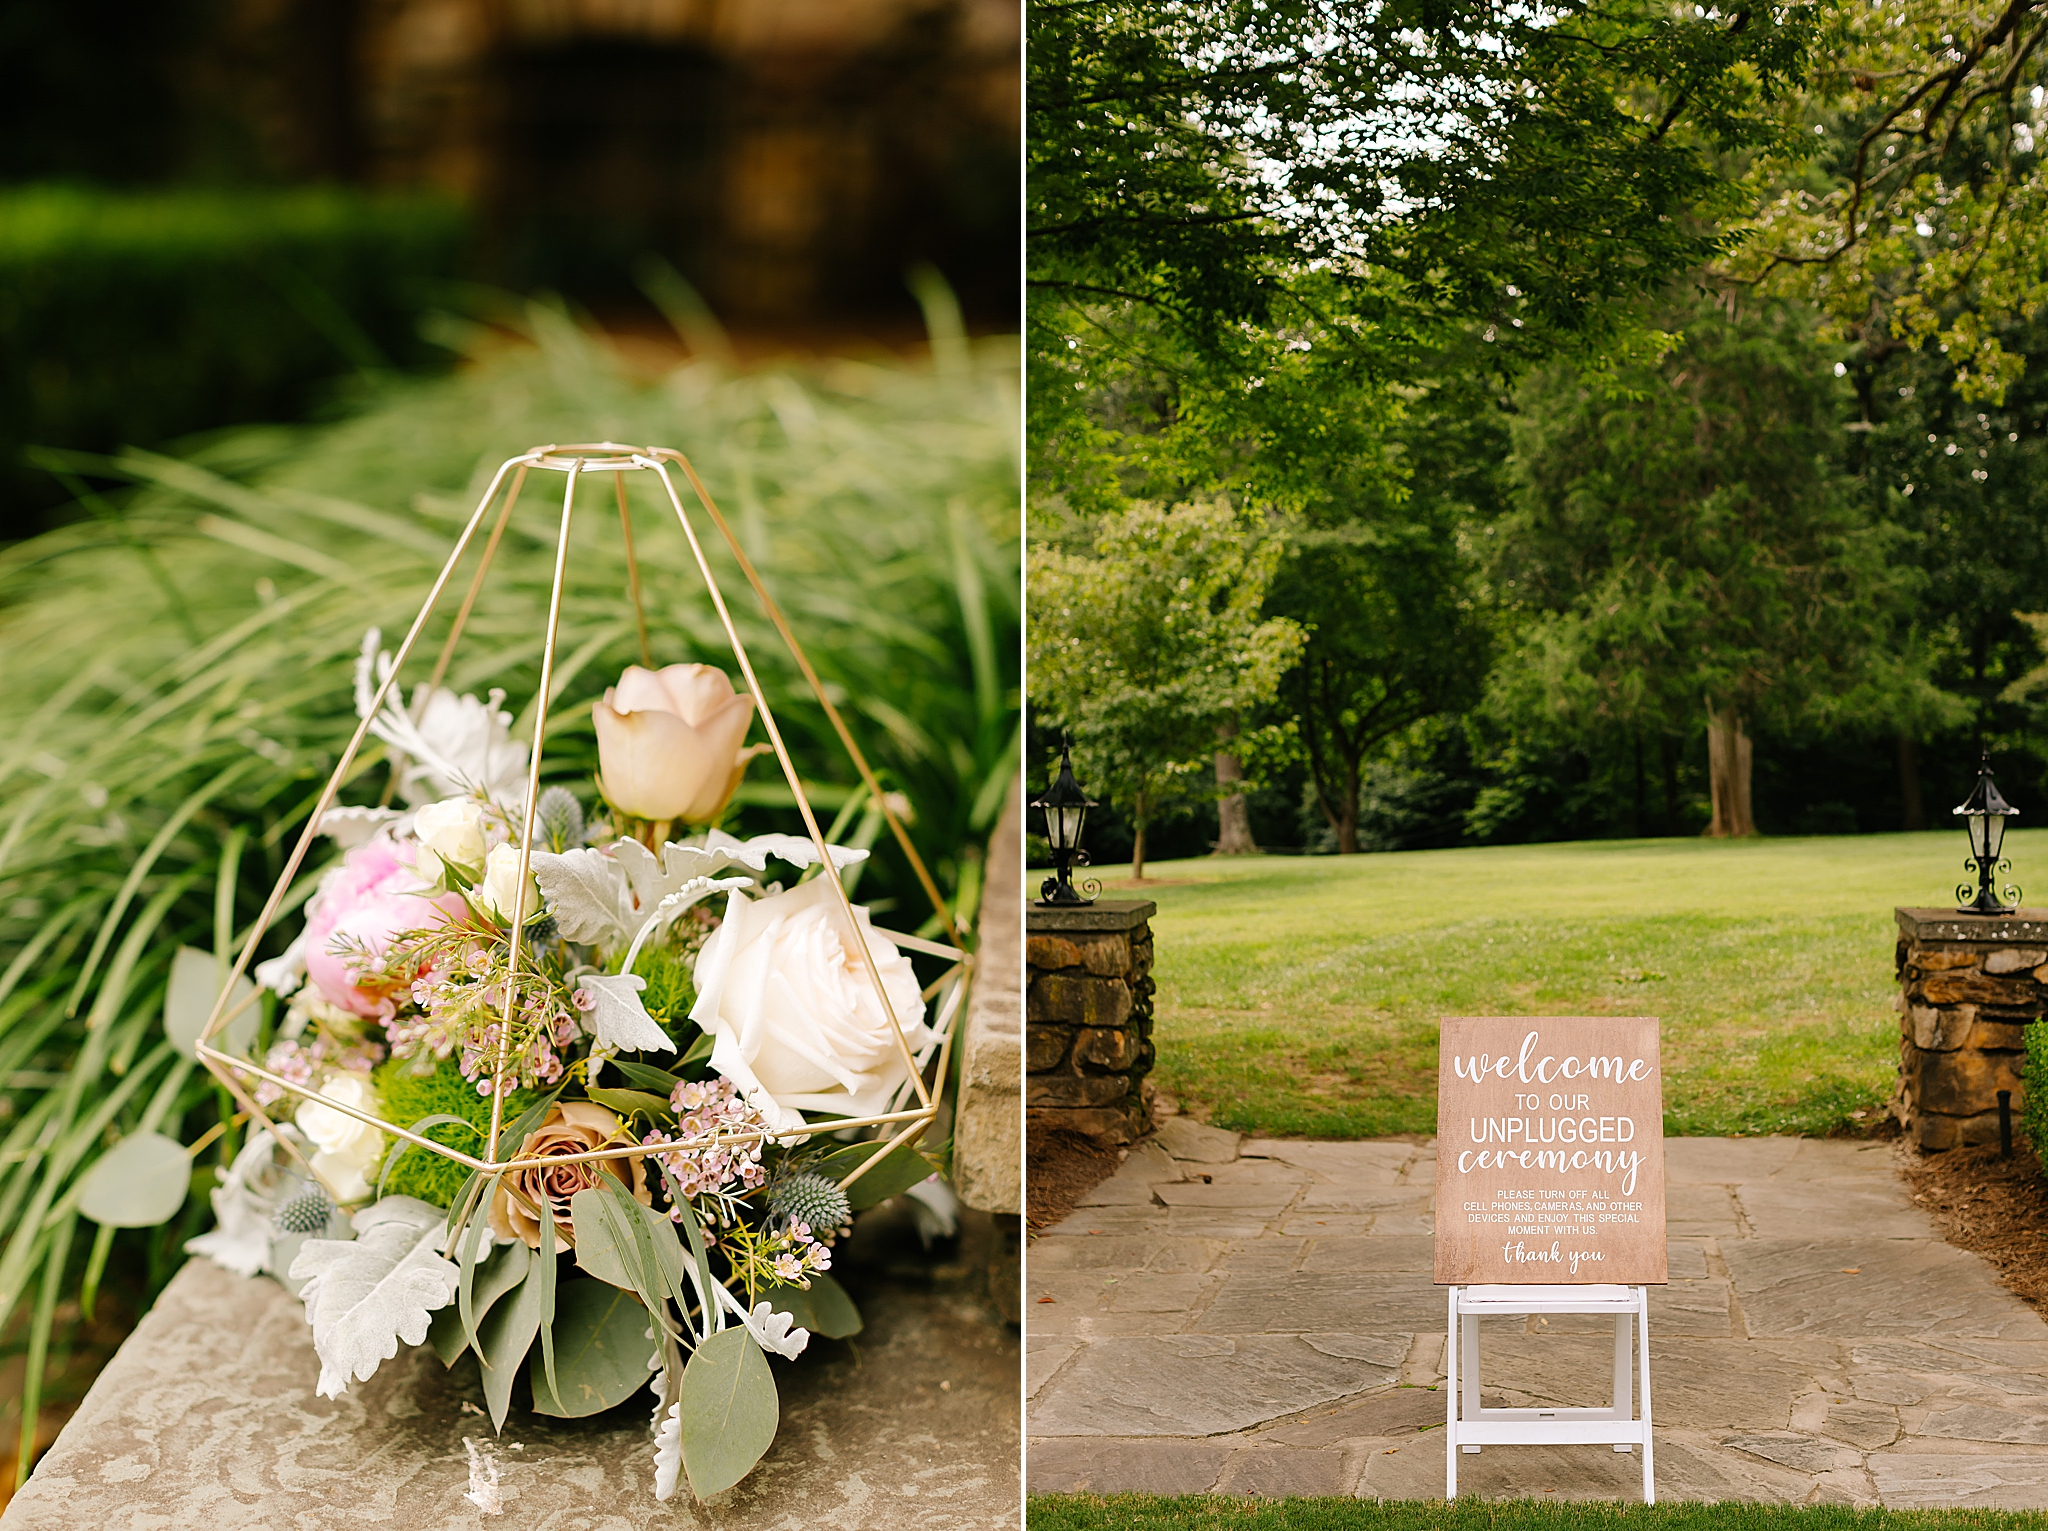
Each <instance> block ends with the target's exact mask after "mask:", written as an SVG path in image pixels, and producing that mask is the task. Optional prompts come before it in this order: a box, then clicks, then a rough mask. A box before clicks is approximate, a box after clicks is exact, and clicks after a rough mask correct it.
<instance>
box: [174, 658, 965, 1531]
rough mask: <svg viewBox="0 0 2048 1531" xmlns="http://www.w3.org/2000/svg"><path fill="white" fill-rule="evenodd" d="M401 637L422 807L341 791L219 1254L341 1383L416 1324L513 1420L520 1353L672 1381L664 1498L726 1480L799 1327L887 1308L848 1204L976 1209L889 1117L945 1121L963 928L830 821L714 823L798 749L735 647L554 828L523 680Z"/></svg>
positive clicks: (398, 724) (757, 1435)
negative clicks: (482, 689) (926, 967)
mask: <svg viewBox="0 0 2048 1531" xmlns="http://www.w3.org/2000/svg"><path fill="white" fill-rule="evenodd" d="M391 664H392V661H391V660H390V658H389V656H387V655H385V654H384V653H383V652H382V651H381V649H380V648H379V635H378V634H377V632H376V631H374V630H373V631H372V632H371V633H370V634H369V635H368V636H367V638H366V640H365V642H364V646H363V651H362V656H361V659H360V661H359V662H358V665H357V670H356V680H355V691H356V700H357V710H358V712H359V714H360V715H361V716H362V717H363V718H365V719H367V727H368V730H369V732H370V733H372V734H374V735H375V736H376V737H377V738H378V739H380V740H381V741H382V742H383V743H384V745H385V746H386V748H387V750H388V751H389V752H390V755H391V757H392V760H393V764H394V777H393V781H394V793H393V796H394V797H395V798H396V799H398V800H400V801H402V802H403V803H404V804H405V805H406V806H403V807H396V806H384V807H346V808H331V809H329V810H328V811H327V813H326V814H325V815H324V817H323V818H322V820H321V824H320V832H321V833H322V834H324V835H326V836H328V837H330V838H331V839H333V840H334V841H335V842H336V843H337V844H338V845H339V847H340V848H341V851H342V854H341V858H340V860H339V862H338V863H337V864H336V865H334V866H333V867H332V869H331V870H329V871H328V872H326V873H325V874H324V875H323V876H322V877H321V879H320V881H319V883H318V887H317V891H316V892H315V893H314V894H313V895H312V897H311V898H310V899H309V900H308V902H307V904H306V907H305V918H304V924H303V928H302V929H301V931H300V933H299V935H298V937H297V939H296V940H295V941H293V943H292V944H291V946H290V948H289V949H288V950H287V951H285V952H284V953H283V954H282V955H281V956H278V957H276V958H274V959H273V960H271V961H269V962H266V963H263V964H261V965H260V966H258V967H257V969H256V970H255V975H254V976H255V978H256V981H257V983H258V985H259V986H260V988H261V989H263V990H267V991H268V992H269V993H270V994H272V995H274V996H276V999H275V1000H274V1001H273V1002H272V1005H271V1007H270V1011H271V1012H274V1013H275V1015H276V1024H275V1026H274V1028H273V1029H272V1030H271V1033H270V1035H269V1036H268V1037H267V1038H266V1039H265V1040H264V1041H263V1042H261V1043H259V1044H258V1045H259V1046H260V1047H261V1048H262V1058H261V1062H260V1065H259V1064H257V1063H256V1061H255V1060H254V1059H253V1058H252V1059H251V1060H249V1062H248V1063H245V1064H241V1065H237V1066H236V1069H237V1073H238V1077H239V1079H240V1081H241V1086H242V1087H243V1088H244V1089H246V1090H247V1091H248V1095H247V1098H248V1099H249V1101H250V1102H251V1103H252V1104H253V1105H255V1106H256V1107H259V1108H261V1109H262V1110H263V1111H265V1112H266V1113H272V1114H274V1115H275V1116H276V1118H277V1120H276V1122H275V1125H274V1128H273V1130H272V1132H269V1133H262V1132H258V1133H252V1134H251V1140H250V1142H249V1143H248V1145H247V1146H246V1147H245V1148H244V1149H243V1150H242V1151H241V1152H240V1154H239V1155H238V1156H237V1157H236V1159H235V1162H234V1164H233V1165H232V1167H231V1168H230V1169H229V1170H228V1171H226V1172H224V1177H223V1183H222V1184H221V1185H220V1186H219V1188H218V1189H216V1190H215V1191H214V1192H213V1198H212V1199H213V1205H214V1209H215V1212H216V1216H217V1220H218V1226H217V1227H216V1228H215V1229H214V1230H213V1231H211V1232H209V1233H207V1234H204V1235H202V1236H201V1237H199V1238H197V1239H195V1240H193V1241H192V1243H191V1246H190V1247H191V1248H192V1249H193V1251H194V1252H196V1253H200V1254H204V1255H207V1256H210V1257H211V1258H213V1259H214V1260H216V1261H218V1262H219V1263H220V1264H222V1265H224V1266H227V1267H228V1268H230V1269H233V1270H236V1271H239V1272H241V1273H243V1274H245V1275H253V1274H256V1273H257V1272H259V1271H268V1272H270V1273H271V1274H273V1275H276V1276H277V1277H279V1278H280V1279H281V1280H284V1281H285V1282H286V1284H287V1285H289V1286H292V1287H293V1288H294V1289H295V1290H296V1291H297V1292H298V1294H299V1295H300V1296H301V1297H302V1298H303V1300H304V1302H305V1307H306V1318H307V1322H308V1323H309V1324H310V1326H311V1328H312V1338H313V1345H314V1349H315V1351H316V1352H317V1354H318V1357H319V1362H320V1375H319V1381H318V1390H319V1392H320V1393H321V1394H322V1395H323V1396H333V1395H336V1394H338V1393H340V1392H342V1391H343V1390H345V1389H346V1388H347V1387H348V1386H349V1384H350V1382H351V1381H352V1380H360V1379H365V1378H368V1377H369V1376H371V1375H372V1374H373V1373H374V1372H375V1371H376V1369H377V1367H378V1366H379V1365H380V1364H381V1363H382V1362H384V1361H387V1360H390V1359H392V1358H393V1357H394V1356H396V1355H397V1353H398V1347H399V1345H401V1344H404V1345H411V1346H418V1345H423V1344H424V1345H431V1346H432V1347H433V1348H434V1350H435V1352H436V1353H437V1354H438V1355H439V1357H440V1359H441V1360H442V1361H443V1362H445V1363H447V1364H449V1365H453V1364H454V1363H455V1361H456V1360H457V1359H459V1358H460V1357H461V1356H462V1355H464V1354H465V1353H468V1352H472V1351H473V1352H474V1353H475V1354H476V1355H477V1356H478V1357H479V1359H480V1361H481V1362H482V1377H483V1387H484V1394H485V1398H486V1401H487V1404H488V1409H489V1413H490V1416H491V1419H492V1422H493V1424H494V1426H496V1427H498V1428H502V1427H503V1425H504V1421H505V1419H506V1416H507V1414H508V1411H509V1409H510V1407H511V1403H512V1396H513V1391H514V1384H515V1380H516V1379H518V1378H519V1377H520V1376H522V1375H524V1376H526V1377H527V1378H528V1380H529V1385H530V1388H531V1392H532V1400H533V1407H534V1408H535V1409H536V1410H538V1411H539V1412H541V1413H544V1414H549V1415H555V1416H561V1417H580V1416H585V1415H590V1414H594V1413H597V1412H599V1411H601V1410H604V1409H608V1408H611V1407H614V1406H616V1405H618V1404H621V1403H623V1402H625V1401H627V1400H628V1399H630V1398H631V1397H632V1396H633V1395H634V1394H636V1393H638V1392H639V1391H640V1390H642V1389H645V1388H649V1387H650V1386H651V1389H652V1392H653V1395H654V1407H653V1422H654V1440H653V1458H654V1462H653V1466H654V1487H655V1493H656V1495H657V1497H658V1498H661V1499H664V1500H666V1499H668V1498H670V1497H671V1496H672V1495H673V1494H674V1493H675V1492H676V1489H677V1486H678V1484H679V1483H681V1482H684V1481H687V1483H688V1484H689V1486H690V1488H691V1489H692V1491H693V1492H694V1493H695V1494H697V1495H698V1496H699V1497H700V1498H701V1497H704V1496H707V1495H710V1494H712V1493H716V1492H718V1491H720V1490H722V1489H724V1488H727V1487H729V1486H731V1485H732V1484H734V1483H736V1482H738V1481H739V1479H740V1478H742V1477H744V1476H745V1475H746V1473H747V1472H748V1471H750V1470H751V1469H752V1467H753V1466H754V1464H755V1463H756V1462H757V1461H758V1460H759V1459H760V1457H761V1456H762V1454H763V1453H764V1452H765V1451H766V1450H767V1449H768V1447H769V1445H770V1444H771V1443H772V1441H773V1439H774V1434H775V1428H776V1421H777V1412H778V1404H777V1398H776V1390H775V1384H774V1379H773V1374H772V1372H771V1370H770V1367H769V1365H768V1362H767V1359H766V1357H767V1355H768V1354H769V1353H773V1354H776V1355H778V1356H783V1357H791V1358H793V1357H795V1356H797V1355H798V1354H800V1353H801V1352H802V1351H803V1349H804V1347H805V1345H806V1344H807V1343H808V1341H809V1339H810V1337H811V1335H812V1334H822V1335H826V1336H831V1337H840V1336H845V1335H848V1334H851V1333H854V1332H855V1331H857V1330H858V1328H859V1327H860V1316H859V1314H858V1312H857V1310H856V1309H855V1307H854V1304H853V1303H852V1301H851V1300H850V1299H849V1298H848V1296H847V1294H846V1292H845V1291H844V1290H843V1289H842V1288H841V1287H840V1286H838V1284H837V1283H836V1282H835V1281H834V1280H833V1278H832V1276H831V1274H830V1271H831V1267H832V1250H833V1244H834V1241H835V1239H837V1238H838V1237H839V1236H840V1235H841V1234H843V1233H844V1232H845V1231H846V1230H847V1229H848V1228H849V1227H850V1225H851V1222H852V1218H853V1214H854V1213H855V1212H856V1211H858V1210H860V1209H861V1208H862V1207H864V1206H867V1205H871V1204H873V1203H874V1202H876V1201H878V1200H880V1199H882V1198H883V1197H885V1196H889V1195H895V1194H901V1193H905V1192H908V1193H910V1194H912V1195H914V1196H917V1197H919V1198H921V1199H923V1200H924V1201H925V1202H926V1204H927V1207H926V1210H927V1211H928V1213H929V1215H930V1216H932V1217H935V1218H937V1219H938V1220H940V1221H941V1222H942V1223H943V1222H944V1221H945V1220H947V1219H949V1218H950V1216H951V1210H952V1209H951V1206H950V1198H949V1196H948V1193H947V1192H946V1191H945V1189H944V1187H943V1185H942V1184H941V1183H939V1182H938V1181H937V1180H936V1179H935V1178H933V1176H934V1171H935V1169H936V1166H935V1165H934V1164H933V1163H932V1161H931V1160H929V1159H927V1158H926V1157H924V1156H923V1155H922V1154H921V1153H919V1152H918V1151H917V1150H916V1148H915V1147H914V1146H913V1143H912V1142H909V1141H901V1142H895V1143H894V1144H893V1146H892V1139H891V1137H890V1134H892V1133H898V1132H900V1131H901V1130H902V1129H903V1128H904V1127H905V1126H906V1123H914V1122H916V1121H919V1120H920V1119H928V1117H929V1109H928V1104H926V1097H925V1095H924V1091H925V1087H924V1085H923V1084H922V1083H921V1073H922V1071H923V1070H924V1069H925V1067H926V1066H927V1064H928V1063H929V1062H930V1061H931V1059H932V1058H933V1055H934V1053H935V1052H937V1051H938V1050H939V1048H940V1045H941V1041H942V1036H941V1033H942V1032H943V1031H944V1030H945V1029H946V1027H947V1025H948V1024H949V1023H950V1019H951V1016H952V1014H953V1011H954V1008H955V1006H956V1005H957V1000H958V994H957V993H953V994H951V995H950V996H949V1000H948V1001H947V1002H942V1004H941V1010H940V1016H939V1020H938V1022H937V1024H936V1025H933V1024H928V1023H927V1019H926V1001H927V998H928V997H929V996H928V992H927V991H926V990H925V989H924V987H923V986H922V984H921V982H920V980H919V978H918V975H917V974H916V973H915V972H914V971H913V969H912V966H911V963H910V961H909V959H908V958H907V957H906V956H905V955H904V948H905V947H908V948H911V949H920V948H922V949H928V950H933V951H936V950H938V949H937V948H929V947H927V945H926V943H922V942H918V941H915V940H914V939H912V938H907V937H897V938H894V939H891V938H890V937H889V936H887V935H885V934H884V933H882V932H880V931H877V930H876V929H875V928H874V926H873V925H872V924H871V922H870V920H869V916H868V912H867V911H866V910H865V909H861V908H859V907H857V906H852V905H850V904H848V903H846V902H845V900H844V897H843V895H842V894H841V893H840V891H839V884H838V883H837V881H836V877H835V876H827V875H823V867H822V865H821V862H822V858H821V857H820V855H819V844H818V842H816V841H814V840H812V839H810V838H806V837H799V836H793V835H780V834H775V835H761V836H756V837H754V838H751V839H745V840H742V839H738V838H736V837H734V836H732V835H729V834H725V833H722V832H721V831H720V830H719V829H718V828H717V827H716V825H717V822H718V820H719V819H720V817H721V815H722V814H723V812H724V810H725V809H726V806H727V804H728V803H729V802H730V800H731V799H732V797H733V794H734V792H735V791H736V790H737V788H738V786H739V783H740V781H741V778H742V775H743V773H744V772H745V770H746V766H747V762H748V759H749V758H750V757H751V756H752V755H753V754H755V753H757V751H758V750H759V749H762V748H765V746H756V747H753V748H749V747H748V746H747V745H746V742H745V741H746V736H747V733H748V731H749V728H750V726H751V724H752V722H753V717H754V698H753V697H752V696H751V695H747V694H744V693H737V692H735V690H734V687H733V684H732V682H731V680H730V678H729V677H728V676H727V675H725V674H724V673H723V672H722V671H720V670H718V669H716V668H714V667H711V666H706V665H694V664H692V665H670V666H668V667H667V668H666V669H662V670H649V669H643V668H641V667H639V666H634V667H632V668H629V669H628V670H626V672H625V673H624V675H623V676H621V678H620V679H619V682H618V684H617V685H616V686H614V687H612V688H611V689H609V690H607V691H606V692H605V694H604V697H603V699H602V700H601V701H599V702H597V703H596V704H595V707H594V723H595V728H596V737H597V748H598V757H599V764H600V770H599V774H598V777H597V780H596V783H595V788H596V790H595V793H594V795H593V800H592V801H591V803H590V804H589V805H588V806H586V804H585V802H584V801H583V800H582V799H580V798H579V797H578V796H577V795H576V794H575V793H574V792H572V791H570V790H568V789H567V788H565V787H562V786H551V787H549V788H547V789H546V791H544V792H542V793H540V794H539V795H538V796H537V798H535V800H534V806H533V810H532V817H533V823H532V825H531V826H529V825H527V824H526V823H525V822H524V819H525V813H524V804H525V801H526V795H527V791H528V786H529V779H530V778H529V770H528V767H529V760H528V754H527V749H526V747H525V746H524V745H523V744H520V743H518V742H517V741H515V740H513V739H512V738H511V737H510V734H509V732H508V729H509V724H510V721H511V720H510V718H509V716H508V715H507V714H506V713H505V712H504V711H503V710H502V707H501V704H502V702H503V700H504V698H503V694H502V693H501V692H496V691H494V692H492V693H491V694H490V695H489V697H488V698H487V699H483V700H479V699H478V698H476V697H474V696H457V695H455V694H454V693H453V692H450V691H447V690H443V689H439V688H430V687H426V686H422V687H419V688H417V689H416V690H415V692H414V695H413V699H412V703H411V705H410V706H409V707H404V706H400V705H399V704H398V703H397V701H396V700H384V701H383V702H382V703H381V705H380V702H379V698H380V696H384V695H385V694H387V693H389V694H390V695H391V696H393V697H395V696H396V695H397V692H396V688H395V687H392V686H389V685H388V684H385V685H383V686H381V687H380V686H379V685H378V684H377V683H378V682H387V683H388V680H389V676H390V671H391ZM529 828H530V830H531V833H530V835H529V832H528V831H529ZM826 849H827V851H828V853H829V856H830V860H831V865H832V867H833V869H834V872H835V874H836V872H837V871H838V870H839V869H845V868H851V867H853V866H854V865H855V864H857V863H858V862H860V861H861V860H862V859H863V858H864V857H865V856H866V855H867V852H866V851H865V850H862V849H858V848H852V847H845V846H839V845H829V846H827V847H826ZM522 868H523V873H522ZM953 976H955V977H957V976H958V973H957V970H956V973H955V974H954V975H953ZM946 986H947V980H945V979H942V980H941V982H940V983H938V984H934V985H933V991H941V990H944V989H945V988H946ZM954 987H955V988H957V984H956V985H954ZM941 1069H943V1062H941ZM921 1106H923V1108H924V1115H923V1118H920V1116H919V1109H920V1107H921ZM287 1108H288V1109H289V1117H288V1119H287V1117H286V1109H287ZM878 1119H880V1120H879V1121H878ZM877 1126H880V1127H881V1128H882V1136H881V1137H868V1136H867V1134H868V1133H870V1132H873V1131H874V1130H875V1129H876V1128H877ZM391 1128H398V1129H400V1130H398V1131H393V1130H389V1129H391ZM908 1136H909V1137H910V1138H912V1139H914V1136H915V1133H914V1132H912V1133H910V1134H908ZM457 1156H463V1157H457ZM480 1165H481V1166H492V1167H494V1168H493V1170H492V1171H491V1172H487V1170H486V1169H485V1168H480V1167H477V1166H480ZM497 1166H506V1167H503V1168H495V1167H497ZM650 1376H651V1382H650ZM472 1479H473V1482H472V1497H473V1498H475V1499H476V1501H477V1502H478V1503H479V1504H480V1505H481V1506H482V1507H484V1508H486V1509H491V1508H494V1507H495V1504H496V1493H495V1489H494V1487H493V1483H494V1478H493V1476H492V1475H491V1474H489V1473H488V1472H486V1473H484V1474H483V1475H482V1476H479V1475H478V1473H477V1472H475V1471H473V1473H472Z"/></svg>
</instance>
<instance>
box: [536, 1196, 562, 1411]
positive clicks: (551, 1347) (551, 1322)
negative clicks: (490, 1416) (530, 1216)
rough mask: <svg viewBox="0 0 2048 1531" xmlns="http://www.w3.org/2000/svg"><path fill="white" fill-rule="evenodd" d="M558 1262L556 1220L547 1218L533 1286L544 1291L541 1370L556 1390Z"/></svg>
mask: <svg viewBox="0 0 2048 1531" xmlns="http://www.w3.org/2000/svg"><path fill="white" fill-rule="evenodd" d="M558 1263H559V1262H558V1261H557V1260H556V1259H555V1220H554V1219H553V1218H551V1217H544V1218H542V1219H541V1220H540V1255H539V1258H538V1259H536V1260H535V1262H534V1273H533V1283H534V1285H535V1286H536V1287H538V1288H539V1290H540V1359H541V1371H540V1372H536V1373H535V1374H534V1375H535V1376H537V1377H538V1376H540V1375H542V1374H543V1373H544V1374H545V1375H546V1377H547V1384H548V1387H549V1389H550V1390H552V1389H553V1388H554V1387H555V1385H556V1383H555V1278H556V1277H557V1276H558V1275H559V1274H560V1272H559V1271H558V1270H557V1269H556V1266H557V1265H558Z"/></svg>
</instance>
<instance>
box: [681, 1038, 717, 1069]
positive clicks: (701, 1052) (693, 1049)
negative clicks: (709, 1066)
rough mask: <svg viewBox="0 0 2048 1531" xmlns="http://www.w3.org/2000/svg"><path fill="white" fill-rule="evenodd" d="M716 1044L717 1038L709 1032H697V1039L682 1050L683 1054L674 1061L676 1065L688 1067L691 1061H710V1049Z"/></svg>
mask: <svg viewBox="0 0 2048 1531" xmlns="http://www.w3.org/2000/svg"><path fill="white" fill-rule="evenodd" d="M717 1045H718V1038H716V1037H714V1036H712V1035H711V1033H710V1032H708V1031H700V1032H698V1033H697V1040H696V1041H694V1042H692V1043H691V1044H690V1045H689V1047H688V1048H686V1049H685V1050H684V1052H683V1056H682V1057H681V1058H679V1059H678V1060H677V1061H676V1067H677V1068H688V1067H689V1066H690V1065H691V1064H693V1063H709V1062H710V1061H711V1050H712V1049H713V1048H715V1047H716V1046H717Z"/></svg>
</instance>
